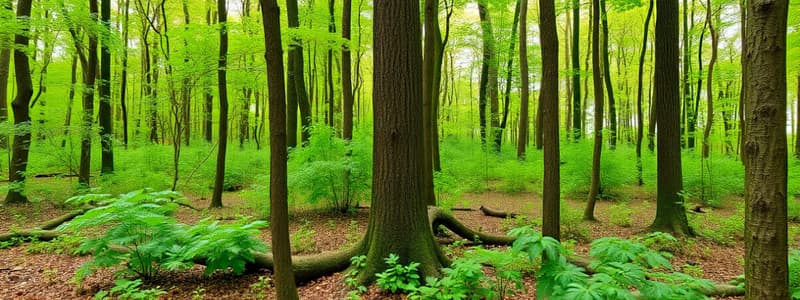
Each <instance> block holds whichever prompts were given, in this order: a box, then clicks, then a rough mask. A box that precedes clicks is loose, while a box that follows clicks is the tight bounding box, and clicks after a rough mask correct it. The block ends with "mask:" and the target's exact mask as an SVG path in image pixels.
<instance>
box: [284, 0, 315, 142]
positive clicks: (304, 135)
mask: <svg viewBox="0 0 800 300" xmlns="http://www.w3.org/2000/svg"><path fill="white" fill-rule="evenodd" d="M286 14H287V15H288V18H287V20H288V25H289V28H299V27H300V19H299V16H298V8H297V0H288V1H286ZM302 43H303V41H302V40H300V39H299V38H296V39H295V40H294V41H292V45H291V46H289V56H288V64H289V67H288V76H287V80H289V81H290V83H289V84H288V85H287V89H294V94H293V93H292V91H289V92H288V93H287V97H288V99H287V104H288V105H289V107H288V115H287V117H288V119H287V120H288V122H287V124H288V131H287V134H288V135H289V137H288V143H289V145H288V146H289V147H292V148H293V147H296V146H297V108H299V109H300V142H301V143H306V142H308V138H309V132H308V130H309V128H310V126H311V106H310V105H309V104H308V93H307V91H306V84H305V78H304V77H303V76H304V75H303V73H304V69H303V46H302ZM292 98H294V99H292Z"/></svg>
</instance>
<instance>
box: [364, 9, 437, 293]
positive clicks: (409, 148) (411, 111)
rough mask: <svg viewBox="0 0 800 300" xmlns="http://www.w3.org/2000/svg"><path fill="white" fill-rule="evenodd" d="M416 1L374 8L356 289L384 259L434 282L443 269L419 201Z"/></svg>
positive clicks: (419, 63)
mask: <svg viewBox="0 0 800 300" xmlns="http://www.w3.org/2000/svg"><path fill="white" fill-rule="evenodd" d="M419 15H420V11H419V2H418V1H395V0H376V1H375V2H374V23H373V36H374V41H375V44H374V50H373V53H374V67H373V69H374V72H373V82H374V89H373V97H372V99H374V101H373V107H374V111H373V119H374V124H373V127H374V132H373V134H374V141H375V143H374V145H373V157H374V158H373V160H374V164H373V178H372V181H373V184H372V186H373V187H374V188H373V189H372V206H371V211H370V215H369V225H368V229H367V234H366V237H365V245H364V248H363V249H368V253H367V260H366V265H365V267H364V269H363V270H362V271H361V272H360V273H359V275H358V276H359V280H360V281H361V282H370V281H372V280H373V279H374V276H375V273H377V272H382V271H383V270H385V269H386V264H385V262H384V258H386V257H387V256H388V255H389V254H390V253H394V254H397V255H398V256H399V257H400V260H401V263H403V264H407V263H409V262H412V261H413V262H418V263H420V270H419V271H420V275H421V277H425V276H435V275H438V274H439V271H438V269H439V267H441V266H442V265H443V261H446V258H444V255H443V254H442V252H441V250H440V249H439V247H438V245H437V243H436V241H434V239H433V232H432V230H431V225H430V224H429V223H428V215H427V214H428V211H427V208H426V205H425V203H426V199H424V198H423V194H422V189H423V179H422V171H423V170H422V168H423V164H422V161H421V160H420V159H419V158H420V156H422V155H423V144H422V142H423V141H422V121H423V120H422V103H421V102H422V101H421V100H422V78H421V75H422V61H421V59H422V45H421V37H420V33H421V30H420V29H421V28H420V18H419Z"/></svg>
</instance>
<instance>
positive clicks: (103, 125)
mask: <svg viewBox="0 0 800 300" xmlns="http://www.w3.org/2000/svg"><path fill="white" fill-rule="evenodd" d="M100 23H101V24H102V25H103V28H105V30H108V31H110V30H111V0H100ZM108 43H109V41H108V39H104V40H103V43H102V47H101V52H100V83H99V84H98V93H99V96H100V105H99V107H98V112H97V114H98V119H99V122H98V123H99V125H100V147H101V148H100V173H101V174H110V173H113V172H114V144H113V138H114V136H113V135H114V125H113V123H112V121H111V47H110V46H109V45H108Z"/></svg>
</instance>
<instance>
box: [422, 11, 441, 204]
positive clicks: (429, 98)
mask: <svg viewBox="0 0 800 300" xmlns="http://www.w3.org/2000/svg"><path fill="white" fill-rule="evenodd" d="M424 3H425V16H424V18H425V19H424V20H425V21H424V22H425V25H424V26H425V27H424V29H425V30H424V31H425V36H424V39H425V43H424V47H425V48H424V49H423V54H422V55H423V56H422V146H423V150H422V165H423V167H422V178H423V186H422V197H423V198H424V199H425V203H426V204H427V205H436V195H435V194H434V192H433V139H432V136H433V132H432V131H431V125H432V122H431V120H432V119H433V104H432V103H433V98H434V97H437V96H438V95H434V91H433V88H434V86H433V84H434V78H433V77H434V75H435V74H434V73H435V69H436V66H435V63H436V44H437V41H436V39H438V37H437V36H436V35H435V34H434V33H433V30H434V29H433V27H434V26H435V25H434V24H438V23H439V1H438V0H425V2H424Z"/></svg>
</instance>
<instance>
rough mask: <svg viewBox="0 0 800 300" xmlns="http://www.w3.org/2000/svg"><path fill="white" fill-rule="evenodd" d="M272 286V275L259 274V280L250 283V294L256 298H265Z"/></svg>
mask: <svg viewBox="0 0 800 300" xmlns="http://www.w3.org/2000/svg"><path fill="white" fill-rule="evenodd" d="M271 286H272V279H271V278H270V277H267V276H258V280H257V281H256V282H253V283H252V284H250V295H251V296H253V297H254V298H256V299H264V298H265V297H267V291H268V290H269V289H270V287H271Z"/></svg>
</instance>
